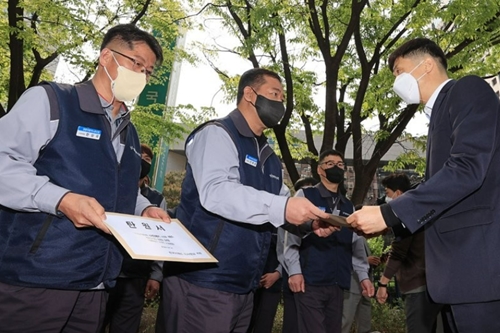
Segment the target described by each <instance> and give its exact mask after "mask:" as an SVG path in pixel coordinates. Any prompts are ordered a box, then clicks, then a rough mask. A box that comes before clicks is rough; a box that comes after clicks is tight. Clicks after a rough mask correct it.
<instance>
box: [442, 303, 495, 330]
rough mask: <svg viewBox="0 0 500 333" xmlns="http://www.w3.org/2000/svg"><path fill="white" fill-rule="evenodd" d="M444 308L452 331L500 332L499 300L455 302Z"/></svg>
mask: <svg viewBox="0 0 500 333" xmlns="http://www.w3.org/2000/svg"><path fill="white" fill-rule="evenodd" d="M450 307H451V310H450ZM445 309H446V310H447V311H446V316H447V320H448V323H449V326H450V330H451V332H453V333H498V332H500V319H499V317H500V301H494V302H486V303H471V304H457V305H451V306H445Z"/></svg>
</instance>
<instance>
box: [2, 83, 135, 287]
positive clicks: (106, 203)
mask: <svg viewBox="0 0 500 333" xmlns="http://www.w3.org/2000/svg"><path fill="white" fill-rule="evenodd" d="M83 85H87V86H85V92H86V94H85V96H83V97H85V98H88V99H92V100H95V103H93V104H92V107H93V111H90V112H89V111H84V110H82V109H81V108H80V103H81V100H79V95H78V92H77V89H76V88H75V87H73V86H63V85H61V86H59V85H56V84H53V83H51V86H52V88H53V89H54V91H55V94H56V96H57V103H58V105H59V116H58V119H59V125H58V128H57V132H56V134H55V135H54V137H53V139H52V140H51V141H50V142H49V143H48V144H47V146H45V147H43V148H42V149H41V151H40V154H39V157H38V159H37V160H36V162H35V163H34V167H35V169H36V172H37V175H39V176H45V177H47V178H48V179H50V182H51V183H53V184H55V185H58V186H61V187H63V188H66V189H69V190H70V191H72V192H74V193H77V194H82V195H86V196H90V197H93V198H95V199H96V200H97V201H98V202H99V203H100V204H101V205H102V206H103V207H104V208H105V210H106V211H108V212H118V213H126V214H134V211H135V206H136V199H137V193H138V179H139V174H140V167H141V156H140V153H139V152H140V145H139V139H138V136H137V132H136V130H135V128H134V127H133V125H132V124H128V125H127V126H126V127H125V129H124V131H126V132H125V133H122V135H123V136H122V138H123V144H124V145H125V149H124V152H123V156H122V158H121V161H120V162H118V161H117V158H116V154H115V151H114V149H113V145H112V143H111V137H110V129H109V124H107V123H106V122H107V121H108V120H107V119H106V118H105V115H104V111H103V110H102V106H101V103H100V100H99V97H98V95H97V92H96V91H95V89H94V88H93V86H91V87H89V86H88V85H91V83H88V82H87V83H84V84H83ZM89 91H90V93H89ZM94 104H95V107H94ZM87 105H88V103H87ZM37 111H38V110H33V112H37ZM87 134H88V136H87ZM121 263H122V254H121V252H120V250H119V248H118V245H117V242H116V240H115V239H114V237H113V236H111V235H107V234H105V233H103V232H101V231H99V230H98V229H96V228H81V229H78V228H76V227H75V226H74V225H73V223H72V222H71V221H69V220H68V219H67V218H66V217H65V216H54V215H50V214H47V213H43V212H39V213H26V212H20V211H14V210H10V209H7V208H4V207H2V208H1V209H0V281H2V282H4V283H7V284H12V285H19V286H27V287H42V288H54V289H68V290H87V289H91V288H94V287H96V286H98V285H99V284H100V283H102V282H104V284H105V285H107V286H112V285H113V284H114V280H115V278H116V277H117V276H118V274H119V272H120V267H121Z"/></svg>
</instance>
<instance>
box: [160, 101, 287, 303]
mask: <svg viewBox="0 0 500 333" xmlns="http://www.w3.org/2000/svg"><path fill="white" fill-rule="evenodd" d="M234 119H236V121H237V122H238V124H235V121H234ZM203 126H221V127H222V128H224V129H225V130H226V131H227V132H228V133H229V136H230V137H231V138H232V139H233V141H234V144H235V146H236V148H237V150H238V155H239V174H240V182H241V183H242V184H243V185H247V186H251V187H253V188H255V189H257V190H264V191H267V192H269V193H273V194H276V195H278V194H279V193H280V190H281V186H282V183H283V179H282V166H281V162H280V160H279V158H278V157H277V156H276V154H275V153H274V152H273V150H272V149H271V148H270V147H269V146H268V145H267V142H266V141H267V140H266V138H265V137H264V136H262V137H261V138H260V139H261V142H260V144H258V138H256V137H247V136H244V135H242V134H240V132H239V131H238V128H237V126H248V125H247V124H246V121H245V120H244V118H243V116H242V115H241V113H240V112H239V111H237V110H235V111H233V112H232V113H231V114H230V115H229V116H227V117H225V118H222V119H219V120H216V121H215V122H212V123H211V124H208V125H207V124H204V125H202V126H200V127H199V128H201V127H203ZM199 128H198V129H199ZM198 129H197V130H195V131H194V132H193V133H191V134H190V136H189V137H188V139H187V141H186V142H189V140H191V139H192V138H193V137H195V136H196V132H197V131H198ZM259 146H260V147H259ZM259 150H260V152H259ZM247 156H250V157H252V158H255V159H256V164H255V165H251V164H249V163H246V162H245V159H246V158H247ZM240 200H241V199H240ZM242 202H243V200H242ZM177 218H178V219H179V220H180V221H181V222H182V223H183V224H184V225H185V226H186V228H188V229H189V231H191V232H192V233H193V235H194V236H195V237H196V238H197V239H198V240H199V241H200V242H201V243H202V244H203V245H204V246H205V247H206V248H207V249H208V250H209V251H210V252H211V253H212V254H213V255H214V256H215V258H217V259H218V260H219V262H218V263H217V264H182V263H168V264H165V265H164V268H165V270H164V275H177V276H179V277H180V278H182V279H184V280H186V281H188V282H190V283H192V284H195V285H198V286H200V287H204V288H210V289H216V290H220V291H224V292H230V293H236V294H246V293H248V292H250V291H252V290H255V289H256V288H257V287H258V285H259V280H260V277H261V275H262V273H263V270H264V265H265V263H266V260H267V258H268V254H269V245H270V242H271V232H272V230H273V229H274V227H273V226H272V225H271V224H269V223H265V224H264V225H251V224H247V223H239V222H236V221H237V219H238V216H235V217H234V220H233V221H231V220H228V219H225V218H223V217H221V216H218V215H215V214H213V213H211V212H209V211H207V210H205V209H204V208H203V207H202V206H201V204H200V199H199V194H198V190H197V188H196V184H195V182H194V179H193V174H192V171H191V166H190V165H189V164H188V166H187V168H186V176H185V179H184V181H183V184H182V191H181V202H180V205H179V206H178V208H177ZM241 222H244V221H241Z"/></svg>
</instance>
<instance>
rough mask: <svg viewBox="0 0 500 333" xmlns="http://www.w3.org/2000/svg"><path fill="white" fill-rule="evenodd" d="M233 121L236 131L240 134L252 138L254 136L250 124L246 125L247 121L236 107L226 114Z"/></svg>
mask: <svg viewBox="0 0 500 333" xmlns="http://www.w3.org/2000/svg"><path fill="white" fill-rule="evenodd" d="M228 116H229V117H230V118H231V119H232V120H233V122H234V125H235V126H236V129H237V130H238V132H240V134H241V135H243V136H246V137H249V138H253V137H255V134H254V133H253V132H252V130H251V129H250V126H248V123H247V121H246V119H245V117H243V115H242V114H241V111H240V110H238V109H235V110H233V111H232V112H231V113H229V115H228Z"/></svg>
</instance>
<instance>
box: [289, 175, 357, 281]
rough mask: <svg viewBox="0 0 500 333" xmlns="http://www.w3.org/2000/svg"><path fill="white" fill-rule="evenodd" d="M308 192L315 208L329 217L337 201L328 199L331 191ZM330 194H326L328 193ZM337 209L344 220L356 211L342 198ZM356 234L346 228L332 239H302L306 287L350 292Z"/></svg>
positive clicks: (301, 251) (301, 258)
mask: <svg viewBox="0 0 500 333" xmlns="http://www.w3.org/2000/svg"><path fill="white" fill-rule="evenodd" d="M320 186H323V185H321V184H319V185H317V186H316V187H310V188H304V189H303V191H304V195H305V197H306V198H307V199H309V200H310V201H311V202H312V203H313V204H314V205H316V206H318V207H320V209H323V210H325V211H327V212H329V213H332V212H331V208H330V207H332V204H331V203H330V202H329V201H333V199H332V196H326V193H327V191H328V190H326V188H324V187H323V189H322V191H320V189H319V188H318V187H320ZM325 191H326V192H325ZM337 209H338V210H339V215H340V216H349V215H350V214H351V213H352V212H353V210H354V208H353V205H352V203H351V202H350V201H349V200H347V199H346V198H345V197H344V196H343V195H341V194H339V199H338V205H337ZM352 237H353V235H352V231H351V230H349V229H348V228H342V229H341V230H340V231H337V232H334V233H333V234H331V235H330V236H328V237H318V236H316V234H314V233H311V234H310V235H309V236H307V237H305V238H304V239H302V244H301V246H300V250H299V251H300V266H301V269H302V274H303V275H304V280H305V283H306V284H309V285H315V286H332V285H338V286H339V287H340V288H342V289H345V290H349V288H350V285H351V271H352Z"/></svg>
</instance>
